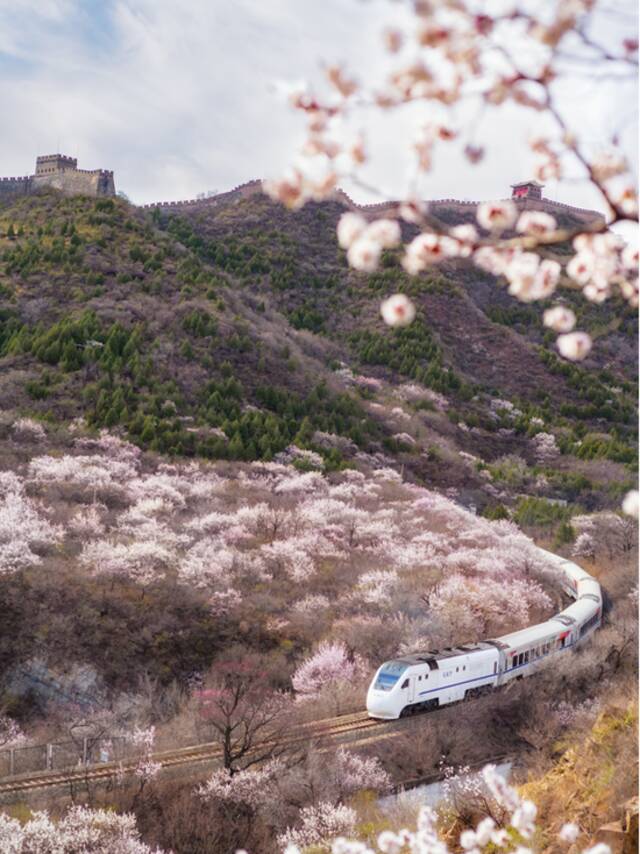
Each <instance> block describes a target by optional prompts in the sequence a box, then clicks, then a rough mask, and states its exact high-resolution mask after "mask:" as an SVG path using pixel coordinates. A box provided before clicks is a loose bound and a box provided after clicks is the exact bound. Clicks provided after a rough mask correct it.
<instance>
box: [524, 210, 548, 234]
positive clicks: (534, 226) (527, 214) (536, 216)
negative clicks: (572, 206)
mask: <svg viewBox="0 0 640 854" xmlns="http://www.w3.org/2000/svg"><path fill="white" fill-rule="evenodd" d="M556 228H557V223H556V221H555V219H554V218H553V217H552V216H551V215H550V214H548V213H545V212H544V211H524V212H523V213H521V214H520V217H519V219H518V222H517V223H516V231H520V232H522V233H524V234H533V235H535V236H536V237H545V236H546V235H548V234H553V232H554V231H555V230H556Z"/></svg>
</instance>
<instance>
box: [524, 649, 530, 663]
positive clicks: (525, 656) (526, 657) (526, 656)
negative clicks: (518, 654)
mask: <svg viewBox="0 0 640 854" xmlns="http://www.w3.org/2000/svg"><path fill="white" fill-rule="evenodd" d="M528 661H529V650H527V651H526V652H525V654H524V663H525V664H527V663H528Z"/></svg>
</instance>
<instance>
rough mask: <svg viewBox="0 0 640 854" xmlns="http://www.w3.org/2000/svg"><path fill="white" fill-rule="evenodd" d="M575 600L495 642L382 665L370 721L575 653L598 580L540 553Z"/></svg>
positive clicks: (588, 624)
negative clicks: (555, 570) (553, 568)
mask: <svg viewBox="0 0 640 854" xmlns="http://www.w3.org/2000/svg"><path fill="white" fill-rule="evenodd" d="M545 554H546V556H547V557H548V558H549V560H550V561H551V563H552V564H554V565H555V566H556V567H557V569H558V572H559V574H560V579H561V585H562V588H563V590H564V591H565V592H566V593H567V594H568V595H569V596H571V597H572V598H573V599H575V601H574V602H573V603H572V604H571V605H569V607H568V608H565V609H564V611H561V612H560V613H559V614H556V615H555V617H551V619H549V620H547V621H546V622H545V623H540V624H539V625H537V626H530V627H529V628H528V629H522V630H521V631H518V632H512V633H511V634H510V635H503V637H500V638H496V639H495V640H487V641H482V642H480V643H473V644H463V645H461V646H457V647H451V648H447V649H443V650H440V651H435V650H429V651H427V652H424V653H416V654H414V655H405V656H402V657H401V658H396V659H394V660H393V661H385V663H384V664H383V665H382V666H381V667H379V668H378V671H377V672H376V675H375V676H374V678H373V680H372V682H371V685H370V686H369V691H368V692H367V711H368V713H369V717H372V718H382V719H395V718H400V717H404V716H405V715H408V714H413V713H415V712H420V711H424V710H427V709H434V708H438V707H439V706H444V705H446V704H447V703H454V702H456V701H457V700H463V699H464V698H465V697H473V696H476V695H478V694H481V693H483V692H485V691H490V690H492V689H493V688H497V687H499V686H501V685H505V684H506V683H507V682H509V681H510V680H511V679H516V678H518V677H522V676H529V675H530V674H531V673H533V672H534V671H535V670H536V667H537V665H538V664H539V662H541V661H545V660H547V659H548V658H549V656H552V655H560V654H562V653H564V652H566V651H567V650H570V649H574V648H575V647H576V646H577V644H579V643H581V642H582V641H583V640H584V639H585V638H587V637H588V636H589V635H590V634H591V633H592V632H594V631H595V630H596V629H597V628H598V627H599V626H600V623H601V620H602V592H601V590H600V585H599V584H598V582H597V581H596V580H595V579H594V578H592V577H591V576H590V575H589V574H588V573H587V572H585V570H584V569H582V568H581V567H579V566H577V564H575V563H571V561H568V560H565V559H564V558H561V557H558V556H557V555H554V554H551V553H550V552H545Z"/></svg>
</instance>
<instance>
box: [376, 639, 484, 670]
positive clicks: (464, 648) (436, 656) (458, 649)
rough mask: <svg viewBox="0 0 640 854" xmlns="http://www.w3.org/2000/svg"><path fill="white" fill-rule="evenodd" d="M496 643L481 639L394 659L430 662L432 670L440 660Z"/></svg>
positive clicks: (421, 662)
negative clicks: (476, 641)
mask: <svg viewBox="0 0 640 854" xmlns="http://www.w3.org/2000/svg"><path fill="white" fill-rule="evenodd" d="M495 647H496V644H495V643H493V642H492V641H479V642H478V643H461V644H458V646H446V647H444V648H443V649H429V650H426V651H425V652H415V653H412V654H411V655H401V656H398V658H394V659H393V660H394V661H402V662H403V663H404V664H413V665H415V664H428V665H429V667H430V668H431V670H437V669H438V661H443V660H445V659H447V658H456V657H458V656H460V655H469V653H470V652H479V651H481V650H488V649H495Z"/></svg>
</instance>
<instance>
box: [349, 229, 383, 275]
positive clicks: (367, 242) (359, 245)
mask: <svg viewBox="0 0 640 854" xmlns="http://www.w3.org/2000/svg"><path fill="white" fill-rule="evenodd" d="M381 252H382V247H381V245H380V244H379V243H378V242H377V241H376V240H373V239H371V238H370V237H368V236H367V234H366V232H365V234H364V235H363V236H362V237H358V238H357V240H354V242H353V243H352V244H351V245H350V246H349V249H348V251H347V261H348V262H349V265H350V266H351V267H353V269H354V270H359V271H360V272H361V273H374V272H375V271H376V270H377V269H378V262H379V260H380V254H381Z"/></svg>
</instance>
